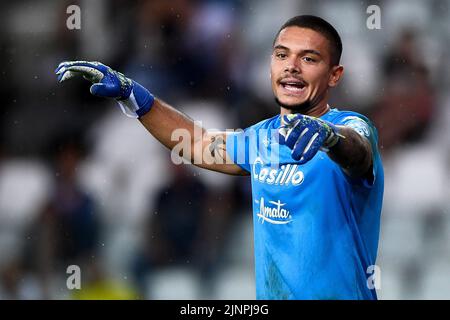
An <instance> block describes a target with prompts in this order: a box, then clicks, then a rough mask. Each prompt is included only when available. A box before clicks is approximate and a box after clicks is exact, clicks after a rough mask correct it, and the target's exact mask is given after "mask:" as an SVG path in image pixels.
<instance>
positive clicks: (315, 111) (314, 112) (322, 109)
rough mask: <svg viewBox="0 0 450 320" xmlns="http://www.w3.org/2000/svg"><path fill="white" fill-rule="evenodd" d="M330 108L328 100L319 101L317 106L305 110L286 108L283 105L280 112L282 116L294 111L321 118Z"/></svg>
mask: <svg viewBox="0 0 450 320" xmlns="http://www.w3.org/2000/svg"><path fill="white" fill-rule="evenodd" d="M329 110H330V106H329V105H328V103H327V102H326V101H324V102H323V103H319V104H317V105H316V106H314V107H312V108H311V109H308V110H305V111H303V112H296V111H295V110H289V109H286V108H283V107H281V108H280V114H281V116H284V115H287V114H292V113H301V114H304V115H306V116H311V117H316V118H319V117H321V116H323V115H324V114H325V113H327V112H328V111H329Z"/></svg>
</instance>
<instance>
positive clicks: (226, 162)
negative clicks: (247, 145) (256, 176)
mask: <svg viewBox="0 0 450 320" xmlns="http://www.w3.org/2000/svg"><path fill="white" fill-rule="evenodd" d="M139 120H140V122H141V123H142V125H143V126H144V127H145V128H146V129H147V130H148V132H150V133H151V134H152V135H153V136H154V137H155V138H156V139H157V140H158V141H159V142H161V143H162V144H163V145H164V146H166V147H167V148H169V150H172V151H175V152H176V153H177V155H178V156H180V157H183V158H184V159H186V160H188V161H190V162H191V163H193V164H194V165H196V166H198V167H200V168H205V169H208V170H213V171H218V172H222V173H226V174H232V175H247V172H245V171H244V170H243V169H241V168H240V167H239V166H238V165H236V164H234V163H233V162H232V161H231V159H230V158H229V156H228V155H227V153H226V134H225V132H214V133H208V131H207V130H206V129H204V128H202V127H201V126H200V125H199V123H197V122H196V121H193V120H192V119H191V118H189V117H188V116H187V115H185V114H184V113H182V112H180V111H178V110H176V109H175V108H173V107H172V106H170V105H169V104H167V103H165V102H164V101H162V100H160V99H157V98H156V99H155V102H154V104H153V106H152V108H151V110H150V111H149V112H148V113H146V114H145V115H143V116H142V117H140V118H139ZM176 130H179V131H178V133H179V134H174V133H176ZM183 139H186V140H187V141H186V140H183ZM178 144H181V146H182V147H181V148H177V149H176V150H175V149H174V148H175V147H176V146H177V145H178Z"/></svg>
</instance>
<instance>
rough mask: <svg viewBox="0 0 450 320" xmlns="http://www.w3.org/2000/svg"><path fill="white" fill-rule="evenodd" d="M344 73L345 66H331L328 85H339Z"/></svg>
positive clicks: (332, 86)
mask: <svg viewBox="0 0 450 320" xmlns="http://www.w3.org/2000/svg"><path fill="white" fill-rule="evenodd" d="M343 74H344V66H342V65H338V66H333V67H331V71H330V77H329V79H328V86H329V87H331V88H334V87H336V86H337V85H338V83H339V80H341V78H342V76H343Z"/></svg>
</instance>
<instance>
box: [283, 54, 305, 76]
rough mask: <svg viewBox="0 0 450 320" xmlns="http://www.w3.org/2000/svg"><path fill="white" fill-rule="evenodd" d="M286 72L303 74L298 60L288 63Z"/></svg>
mask: <svg viewBox="0 0 450 320" xmlns="http://www.w3.org/2000/svg"><path fill="white" fill-rule="evenodd" d="M284 71H285V72H289V73H292V74H296V73H301V69H300V64H299V63H298V61H297V58H295V57H292V58H290V59H289V60H288V61H287V63H286V66H285V68H284Z"/></svg>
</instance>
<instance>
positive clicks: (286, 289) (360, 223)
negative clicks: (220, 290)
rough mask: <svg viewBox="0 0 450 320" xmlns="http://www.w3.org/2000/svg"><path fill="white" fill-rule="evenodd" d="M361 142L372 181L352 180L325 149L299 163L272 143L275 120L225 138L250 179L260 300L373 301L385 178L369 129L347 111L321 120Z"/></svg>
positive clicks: (371, 128) (277, 119)
mask: <svg viewBox="0 0 450 320" xmlns="http://www.w3.org/2000/svg"><path fill="white" fill-rule="evenodd" d="M321 119H323V120H327V121H329V122H332V123H334V124H338V125H347V126H349V127H351V128H353V129H354V130H356V131H357V132H358V133H359V134H361V135H363V136H364V137H366V138H367V139H368V140H369V141H370V143H371V145H372V151H373V177H372V179H370V178H369V179H356V180H355V179H351V178H350V177H348V176H347V175H346V174H345V173H344V172H343V170H342V168H341V167H340V166H339V165H338V164H337V163H335V162H333V161H332V160H331V159H330V158H329V157H328V155H327V154H326V153H325V152H324V151H319V152H318V153H317V154H316V155H315V156H314V158H313V159H311V160H310V161H309V162H307V163H306V164H304V165H299V164H298V162H297V161H295V160H293V159H292V157H291V149H289V148H288V147H287V146H285V145H279V144H278V143H277V129H278V128H279V127H280V116H279V115H277V116H275V117H273V118H270V119H267V120H264V121H261V122H259V123H257V124H255V125H253V126H251V127H249V128H247V129H245V130H243V131H240V132H235V133H232V134H229V135H228V136H227V153H228V154H229V155H230V156H231V158H232V159H233V161H234V163H236V164H238V165H239V166H241V167H242V168H243V169H244V170H246V171H248V172H249V173H250V176H251V182H252V198H253V226H254V238H255V243H254V248H255V268H256V270H255V272H256V297H257V299H376V298H377V296H376V291H375V288H374V287H375V286H374V283H373V281H372V280H373V279H374V274H373V272H374V270H375V271H376V270H377V268H376V267H375V260H376V256H377V247H378V238H379V229H380V215H381V205H382V199H383V188H384V177H383V167H382V162H381V157H380V154H379V150H378V147H377V144H378V137H377V132H376V129H375V127H374V126H373V124H372V123H371V122H370V121H369V120H368V119H367V118H366V117H364V116H362V115H360V114H358V113H356V112H350V111H339V110H338V109H331V110H330V111H328V112H327V113H326V114H325V115H323V116H322V117H321Z"/></svg>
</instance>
